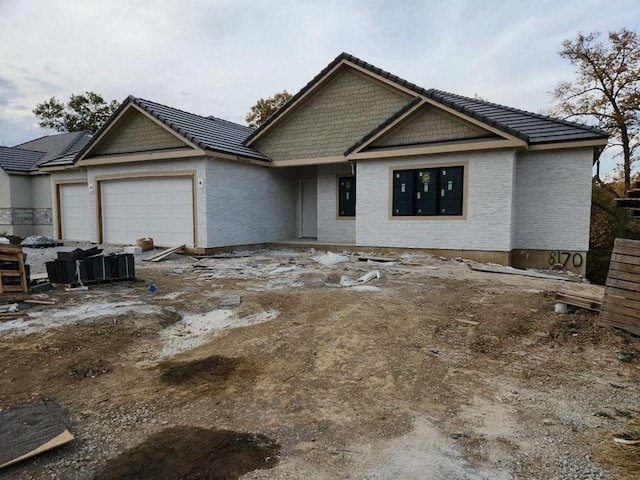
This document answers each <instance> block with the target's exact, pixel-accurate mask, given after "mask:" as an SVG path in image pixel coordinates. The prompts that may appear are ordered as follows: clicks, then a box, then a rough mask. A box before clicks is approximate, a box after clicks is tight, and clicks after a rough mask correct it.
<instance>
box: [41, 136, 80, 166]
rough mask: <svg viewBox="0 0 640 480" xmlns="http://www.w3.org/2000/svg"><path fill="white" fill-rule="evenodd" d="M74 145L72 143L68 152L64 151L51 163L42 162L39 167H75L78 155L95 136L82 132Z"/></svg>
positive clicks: (50, 161)
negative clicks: (74, 163)
mask: <svg viewBox="0 0 640 480" xmlns="http://www.w3.org/2000/svg"><path fill="white" fill-rule="evenodd" d="M82 133H83V134H82V135H79V136H78V137H77V138H76V140H75V141H74V142H73V143H70V144H69V146H68V147H67V149H66V150H63V151H62V152H61V153H60V155H59V156H58V157H57V158H55V159H53V160H49V161H41V162H39V163H38V167H59V166H65V165H73V162H74V161H75V159H76V156H77V155H78V152H80V150H82V149H83V148H84V147H85V146H86V145H87V144H88V143H89V142H90V141H91V139H92V138H93V134H91V133H89V132H82Z"/></svg>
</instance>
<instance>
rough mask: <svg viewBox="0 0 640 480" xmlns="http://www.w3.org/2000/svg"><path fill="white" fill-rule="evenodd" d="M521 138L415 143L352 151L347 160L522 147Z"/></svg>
mask: <svg viewBox="0 0 640 480" xmlns="http://www.w3.org/2000/svg"><path fill="white" fill-rule="evenodd" d="M522 146H523V145H522V140H519V139H518V140H511V139H500V140H484V141H477V140H476V141H471V142H456V143H439V144H437V145H415V146H411V147H386V148H384V149H376V150H370V151H366V152H357V153H356V152H353V153H351V154H349V155H347V156H346V159H347V160H370V159H385V158H392V157H410V156H415V155H435V154H439V153H454V152H469V151H473V150H498V149H503V148H522Z"/></svg>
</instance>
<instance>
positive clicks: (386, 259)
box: [358, 255, 400, 262]
mask: <svg viewBox="0 0 640 480" xmlns="http://www.w3.org/2000/svg"><path fill="white" fill-rule="evenodd" d="M358 260H359V261H361V262H367V261H369V260H371V261H373V262H399V261H400V260H398V259H397V258H391V257H375V256H372V255H358Z"/></svg>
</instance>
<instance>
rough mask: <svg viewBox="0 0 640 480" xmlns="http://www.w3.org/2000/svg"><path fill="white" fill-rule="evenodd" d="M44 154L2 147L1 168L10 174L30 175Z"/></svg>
mask: <svg viewBox="0 0 640 480" xmlns="http://www.w3.org/2000/svg"><path fill="white" fill-rule="evenodd" d="M44 154H45V152H37V151H34V150H25V149H22V148H17V147H0V168H2V169H3V170H5V171H8V172H20V173H29V172H30V171H31V169H32V168H33V166H34V165H36V164H37V163H38V162H39V161H40V160H41V159H42V157H43V156H44Z"/></svg>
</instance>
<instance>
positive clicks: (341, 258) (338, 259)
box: [311, 252, 349, 266]
mask: <svg viewBox="0 0 640 480" xmlns="http://www.w3.org/2000/svg"><path fill="white" fill-rule="evenodd" d="M311 260H315V261H316V262H318V263H320V264H321V265H325V266H329V265H336V264H338V263H344V262H348V261H349V257H347V256H346V255H338V254H337V253H332V252H327V253H325V254H323V255H317V256H315V257H311Z"/></svg>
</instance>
